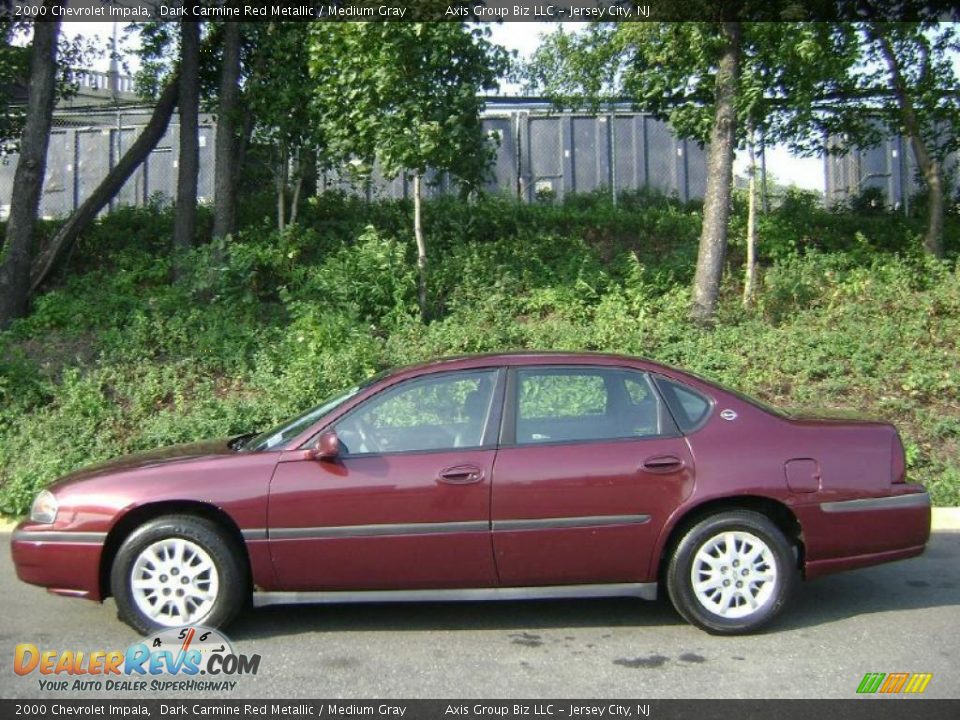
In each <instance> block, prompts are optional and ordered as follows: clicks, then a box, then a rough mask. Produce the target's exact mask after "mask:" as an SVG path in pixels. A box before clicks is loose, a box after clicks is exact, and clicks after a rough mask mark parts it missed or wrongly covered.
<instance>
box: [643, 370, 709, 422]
mask: <svg viewBox="0 0 960 720" xmlns="http://www.w3.org/2000/svg"><path fill="white" fill-rule="evenodd" d="M656 382H657V388H659V390H660V394H661V395H663V400H664V402H665V403H666V404H667V407H668V408H669V409H670V414H671V415H673V419H674V420H675V421H676V423H677V427H679V428H680V430H681V431H682V432H685V433H688V432H693V431H694V430H696V429H698V428H699V427H700V426H701V425H703V423H704V422H706V419H707V417H708V416H709V415H710V409H711V407H712V404H711V403H710V400H709V399H708V398H706V397H705V396H703V395H701V394H700V393H699V392H697V391H696V390H694V389H693V388H691V387H688V386H687V385H683V384H681V383H678V382H674V381H673V380H668V379H667V378H664V377H657V379H656Z"/></svg>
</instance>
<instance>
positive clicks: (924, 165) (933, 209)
mask: <svg viewBox="0 0 960 720" xmlns="http://www.w3.org/2000/svg"><path fill="white" fill-rule="evenodd" d="M886 32H887V31H886V29H885V27H884V23H870V25H869V33H870V35H871V36H872V37H873V39H874V40H875V41H876V42H877V43H878V44H879V46H880V52H881V54H882V55H883V59H884V61H885V62H886V63H887V69H888V70H889V71H890V80H891V85H892V86H893V94H894V97H896V99H897V106H898V107H899V108H900V116H901V119H902V120H903V127H904V129H906V131H907V136H908V137H909V138H910V147H911V148H912V149H913V157H914V159H915V160H916V161H917V167H918V168H920V173H921V174H922V175H923V180H924V182H925V183H926V185H927V196H928V197H927V233H926V235H925V236H924V238H923V249H924V250H926V251H927V252H928V253H929V254H931V255H933V256H934V257H937V258H942V257H943V215H944V197H943V168H942V167H941V164H940V162H939V161H938V160H937V158H935V157H934V156H933V153H931V152H930V148H928V147H927V144H926V143H925V142H924V140H923V135H922V133H921V132H920V119H919V118H918V117H917V111H916V108H915V107H914V105H913V101H912V100H911V99H910V91H909V89H908V88H907V83H906V81H905V80H904V77H903V73H901V71H900V60H899V59H898V57H897V53H896V51H895V50H894V47H893V43H892V42H891V41H890V37H889V36H888V35H887V34H886ZM925 62H927V63H929V60H925ZM921 72H922V73H924V74H926V72H927V69H926V68H924V69H923V70H921Z"/></svg>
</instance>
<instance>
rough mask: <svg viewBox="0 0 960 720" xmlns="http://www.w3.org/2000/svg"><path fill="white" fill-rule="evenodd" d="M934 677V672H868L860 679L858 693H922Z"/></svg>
mask: <svg viewBox="0 0 960 720" xmlns="http://www.w3.org/2000/svg"><path fill="white" fill-rule="evenodd" d="M932 679H933V673H908V672H899V673H867V674H866V675H864V676H863V680H861V681H860V686H859V687H858V688H857V692H858V693H863V694H872V693H884V694H887V695H894V694H896V693H912V694H917V693H922V692H923V691H924V690H926V689H927V685H929V684H930V681H931V680H932Z"/></svg>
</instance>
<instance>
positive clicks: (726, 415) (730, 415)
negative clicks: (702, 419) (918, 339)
mask: <svg viewBox="0 0 960 720" xmlns="http://www.w3.org/2000/svg"><path fill="white" fill-rule="evenodd" d="M720 417H722V418H723V419H724V420H736V419H737V413H736V412H735V411H733V410H730V409H727V410H721V411H720Z"/></svg>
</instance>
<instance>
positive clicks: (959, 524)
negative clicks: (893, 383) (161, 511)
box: [0, 507, 960, 533]
mask: <svg viewBox="0 0 960 720" xmlns="http://www.w3.org/2000/svg"><path fill="white" fill-rule="evenodd" d="M930 515H931V517H930V530H931V531H932V532H937V531H939V530H960V507H935V508H932V510H931V513H930ZM18 522H19V520H18V519H16V518H10V517H7V516H5V515H0V533H9V532H12V531H13V528H14V527H16V525H17V523H18Z"/></svg>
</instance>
